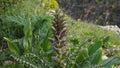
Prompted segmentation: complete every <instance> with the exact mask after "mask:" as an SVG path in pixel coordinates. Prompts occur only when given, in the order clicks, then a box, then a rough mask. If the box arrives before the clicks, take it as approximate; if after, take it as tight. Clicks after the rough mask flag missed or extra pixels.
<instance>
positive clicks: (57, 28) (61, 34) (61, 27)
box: [49, 9, 66, 65]
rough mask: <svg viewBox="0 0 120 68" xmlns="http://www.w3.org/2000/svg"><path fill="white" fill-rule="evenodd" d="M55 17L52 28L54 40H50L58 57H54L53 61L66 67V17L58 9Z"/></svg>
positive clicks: (54, 14)
mask: <svg viewBox="0 0 120 68" xmlns="http://www.w3.org/2000/svg"><path fill="white" fill-rule="evenodd" d="M53 16H54V20H53V24H52V28H51V29H52V33H53V38H49V40H50V42H51V46H52V48H53V49H54V51H55V53H56V55H55V56H52V60H54V61H55V62H57V63H59V64H63V65H65V63H64V56H65V55H66V39H65V36H66V28H65V20H64V15H63V14H62V13H61V11H60V10H59V9H57V10H55V13H53Z"/></svg>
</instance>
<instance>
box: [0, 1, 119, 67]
mask: <svg viewBox="0 0 120 68" xmlns="http://www.w3.org/2000/svg"><path fill="white" fill-rule="evenodd" d="M13 2H14V1H13ZM15 5H16V6H13V7H11V8H9V9H8V11H6V12H7V13H6V14H5V15H4V14H2V16H3V17H4V18H2V21H4V22H1V24H2V25H0V26H1V27H0V30H1V31H2V32H1V33H0V36H1V38H2V41H0V42H1V43H4V45H5V46H6V47H4V48H3V47H2V46H1V45H0V47H1V49H0V68H113V67H117V66H118V65H119V63H120V52H119V50H117V51H114V50H113V51H112V50H111V51H110V49H111V48H112V49H116V48H118V47H119V46H118V45H119V44H120V41H119V40H120V38H119V37H118V36H116V35H115V34H114V33H113V32H111V31H108V32H106V31H104V30H103V29H101V28H99V27H98V26H97V25H94V24H90V23H86V22H83V21H80V20H79V19H78V20H77V21H76V20H74V19H72V18H70V17H69V16H66V15H65V13H64V12H62V10H61V9H60V8H59V7H58V5H57V2H56V1H55V0H35V1H31V0H20V2H19V3H16V4H15ZM36 6H37V7H36ZM10 10H11V11H10ZM5 30H7V31H5ZM113 45H116V46H113ZM113 47H114V48H113ZM106 50H107V51H106ZM103 56H106V57H107V58H102V57H103Z"/></svg>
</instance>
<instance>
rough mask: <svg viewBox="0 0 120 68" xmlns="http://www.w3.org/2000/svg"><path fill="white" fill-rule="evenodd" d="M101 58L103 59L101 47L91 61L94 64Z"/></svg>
mask: <svg viewBox="0 0 120 68" xmlns="http://www.w3.org/2000/svg"><path fill="white" fill-rule="evenodd" d="M101 60H102V50H101V49H100V50H98V51H97V52H96V53H95V55H94V57H93V59H92V61H91V63H92V64H99V63H100V61H101Z"/></svg>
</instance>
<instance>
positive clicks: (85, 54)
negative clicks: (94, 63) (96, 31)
mask: <svg viewBox="0 0 120 68" xmlns="http://www.w3.org/2000/svg"><path fill="white" fill-rule="evenodd" d="M87 57H89V55H88V49H87V48H81V49H80V51H79V55H78V57H77V61H82V60H84V59H86V58H87Z"/></svg>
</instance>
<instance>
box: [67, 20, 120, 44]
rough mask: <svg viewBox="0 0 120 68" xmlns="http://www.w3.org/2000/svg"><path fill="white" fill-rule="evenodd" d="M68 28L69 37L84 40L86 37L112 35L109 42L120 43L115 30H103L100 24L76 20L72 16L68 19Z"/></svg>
mask: <svg viewBox="0 0 120 68" xmlns="http://www.w3.org/2000/svg"><path fill="white" fill-rule="evenodd" d="M67 22H68V23H67V29H68V38H76V39H78V40H82V39H84V38H85V37H91V38H92V37H98V38H100V37H102V36H110V40H109V43H110V44H114V45H120V37H118V36H117V35H116V34H115V33H114V32H112V31H107V30H103V29H102V28H100V27H98V25H95V24H92V23H87V22H82V21H75V20H73V19H71V18H69V19H67Z"/></svg>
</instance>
